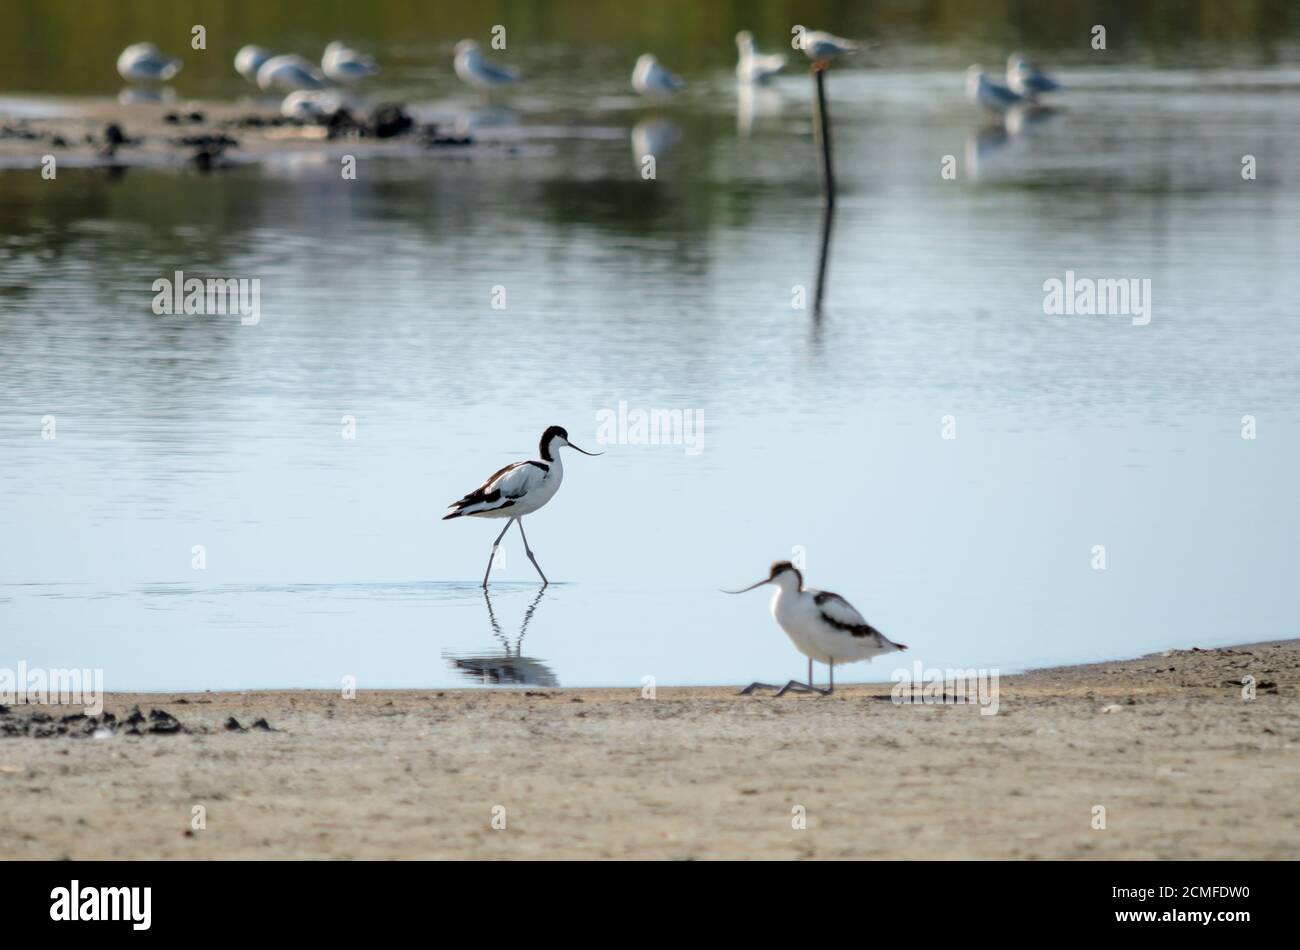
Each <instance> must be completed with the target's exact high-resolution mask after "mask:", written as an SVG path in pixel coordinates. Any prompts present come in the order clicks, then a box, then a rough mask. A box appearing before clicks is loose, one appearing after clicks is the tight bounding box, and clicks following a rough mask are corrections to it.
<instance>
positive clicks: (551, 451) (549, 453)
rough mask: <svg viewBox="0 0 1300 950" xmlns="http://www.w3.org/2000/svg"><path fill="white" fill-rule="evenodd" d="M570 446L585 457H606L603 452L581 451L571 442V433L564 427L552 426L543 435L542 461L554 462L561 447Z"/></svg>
mask: <svg viewBox="0 0 1300 950" xmlns="http://www.w3.org/2000/svg"><path fill="white" fill-rule="evenodd" d="M566 445H567V446H568V447H569V448H571V449H573V450H574V451H577V452H581V453H582V454H583V455H604V454H605V453H603V452H588V451H587V450H586V449H580V448H578V447H577V446H576V445H574V444H573V443H572V442H570V441H569V433H568V432H567V431H566V430H565V428H564V426H550V427H548V428H547V430H546V431H545V432H543V433H542V444H541V452H542V460H543V461H545V462H554V461H555V459H556V456H557V454H558V453H559V451H560V449H561V447H563V446H566Z"/></svg>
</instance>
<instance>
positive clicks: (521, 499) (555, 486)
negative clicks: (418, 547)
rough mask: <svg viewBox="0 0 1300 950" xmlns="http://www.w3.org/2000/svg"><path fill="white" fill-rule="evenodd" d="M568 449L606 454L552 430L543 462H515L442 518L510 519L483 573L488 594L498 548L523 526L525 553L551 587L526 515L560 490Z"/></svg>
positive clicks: (454, 504) (543, 450)
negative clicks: (562, 459)
mask: <svg viewBox="0 0 1300 950" xmlns="http://www.w3.org/2000/svg"><path fill="white" fill-rule="evenodd" d="M566 445H567V446H568V447H569V448H571V449H573V450H574V451H575V452H581V453H582V454H583V455H604V454H605V453H603V452H588V451H587V450H586V449H580V448H578V447H577V446H576V445H574V444H573V443H572V442H570V441H569V433H568V432H566V431H564V429H563V428H561V427H560V426H551V427H550V428H548V429H547V430H546V431H545V432H543V433H542V441H541V455H542V457H541V459H540V460H535V459H530V460H529V461H527V462H515V463H514V464H513V465H507V466H506V467H505V468H503V469H501V471H499V472H497V473H496V474H494V475H492V476H491V477H490V478H488V480H487V481H485V482H484V483H483V484H482V485H480V486H479V487H478V488H476V489H474V490H473V491H472V492H470V493H469V494H468V495H466V496H465V497H464V498H462V499H460V500H459V501H455V502H452V504H451V511H450V512H448V513H447V514H445V515H443V516H442V520H443V521H448V520H450V519H452V518H463V517H471V518H509V519H510V520H509V521H507V522H506V526H505V527H504V528H502V529H501V533H500V534H498V535H497V539H496V540H495V541H493V542H492V553H491V554H490V555H488V566H487V570H486V571H484V572H483V589H484V590H487V582H488V575H489V574H491V573H492V561H493V559H495V558H496V554H497V546H498V545H499V544H500V543H501V539H502V538H504V537H505V536H506V532H507V531H509V530H510V526H511V525H512V524H514V523H515V522H516V521H518V522H519V534H520V536H521V537H522V538H523V539H524V551H526V552H527V553H528V560H530V561H532V562H533V567H535V568H537V573H538V574H539V575H541V578H542V586H543V587H545V586H546V585H547V584H549V583H550V581H548V580H547V579H546V575H545V574H542V568H541V565H539V564H538V563H537V558H535V557H533V552H532V550H531V549H530V548H529V547H528V535H526V534H524V515H528V514H532V513H533V512H534V511H536V510H537V509H538V508H540V507H542V505H544V504H546V503H547V502H548V501H550V500H551V499H552V498H553V497H555V493H556V492H557V491H559V490H560V482H561V481H562V480H563V478H564V466H563V465H562V464H561V462H560V449H561V448H563V447H564V446H566Z"/></svg>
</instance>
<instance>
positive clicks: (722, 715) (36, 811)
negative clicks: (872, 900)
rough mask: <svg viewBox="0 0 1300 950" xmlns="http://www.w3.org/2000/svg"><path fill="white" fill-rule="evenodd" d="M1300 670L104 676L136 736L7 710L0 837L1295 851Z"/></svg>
mask: <svg viewBox="0 0 1300 950" xmlns="http://www.w3.org/2000/svg"><path fill="white" fill-rule="evenodd" d="M1243 676H1250V677H1253V678H1254V681H1255V684H1256V686H1255V692H1254V696H1253V698H1249V699H1248V698H1246V697H1245V696H1243V688H1242V686H1241V685H1240V683H1241V680H1242V677H1243ZM1297 686H1300V641H1295V640H1292V641H1284V642H1276V643H1268V644H1252V645H1248V646H1241V647H1235V648H1230V649H1219V650H1206V651H1181V650H1179V651H1169V652H1167V653H1162V654H1156V655H1153V656H1148V657H1145V658H1142V659H1138V660H1129V661H1122V662H1115V663H1105V664H1097V665H1090V666H1078V667H1068V668H1058V669H1048V670H1039V671H1036V672H1032V673H1029V674H1026V675H1023V676H1015V677H1004V678H1003V679H1002V680H1001V684H1000V703H999V707H1000V708H999V711H998V713H997V715H991V716H988V715H980V712H979V709H978V707H974V706H924V705H918V706H904V705H896V704H894V703H892V702H890V701H889V699H888V697H889V691H890V685H889V684H880V685H872V686H847V687H843V688H841V689H838V690H837V691H836V694H835V695H834V696H833V697H831V698H814V697H807V696H787V697H784V698H782V699H779V700H778V699H775V698H772V697H771V696H770V695H768V696H766V697H739V696H736V695H735V690H734V689H733V688H690V689H659V690H658V692H657V695H656V698H654V699H653V700H651V699H643V698H641V694H640V692H639V691H637V690H626V689H555V690H534V691H522V690H494V691H487V690H448V691H375V692H370V691H361V692H359V693H358V694H357V696H356V698H354V699H344V698H341V697H340V695H339V694H338V693H325V692H301V691H277V692H260V693H197V694H162V695H158V694H155V695H143V694H142V695H134V694H114V695H111V696H110V697H109V699H108V700H107V702H106V704H105V709H106V710H108V711H111V712H113V713H115V714H116V716H117V717H118V718H119V721H121V720H123V719H125V718H126V717H127V716H128V715H129V711H130V710H131V709H132V707H135V706H137V705H138V706H139V707H140V709H141V711H142V713H143V715H144V716H145V717H146V721H145V723H142V724H141V730H142V731H143V733H144V734H142V735H138V736H137V735H127V734H125V732H124V730H122V729H121V728H119V729H118V730H117V731H116V732H115V733H114V734H113V735H112V736H111V738H99V739H95V738H89V737H81V736H76V737H74V736H73V735H54V736H51V737H47V738H33V737H31V736H30V735H23V734H20V733H21V732H22V729H23V728H24V717H25V718H26V719H27V720H30V718H31V717H32V716H33V714H35V715H37V716H40V715H41V714H42V713H48V714H51V715H52V716H53V717H54V718H53V720H52V721H53V722H54V723H57V722H58V719H59V718H60V717H62V716H65V715H67V714H68V713H69V710H68V709H67V708H66V707H46V708H44V709H40V708H34V707H11V708H10V709H9V710H8V711H5V712H2V713H0V726H2V725H3V724H4V723H5V721H6V720H7V721H8V722H9V730H8V731H9V733H10V735H9V736H8V737H4V730H3V729H0V840H3V841H5V843H6V846H5V848H4V856H5V857H8V858H74V859H81V858H569V857H578V858H610V857H613V858H634V857H647V858H1225V859H1259V858H1295V857H1297V856H1298V855H1300V821H1298V820H1297V819H1298V818H1300V793H1298V792H1297V789H1300V705H1298V704H1297ZM155 708H156V709H160V710H165V711H166V713H169V714H170V715H171V716H174V717H175V719H176V720H177V721H178V723H179V729H180V730H183V731H165V730H166V729H170V728H171V726H170V724H169V723H168V720H166V719H163V718H160V717H155V718H153V719H150V718H149V716H150V711H151V710H152V709H155ZM231 717H234V718H235V719H236V720H238V722H239V723H240V724H241V726H243V727H245V728H246V730H247V731H242V732H241V731H233V730H232V729H228V728H227V725H226V723H227V720H229V719H230V718H231ZM258 719H265V720H266V725H267V726H269V727H270V729H271V730H273V731H267V730H266V729H263V728H248V727H250V726H251V725H252V724H253V723H254V722H255V721H256V720H258ZM153 723H163V724H164V729H160V731H157V732H155V731H151V728H150V727H151V724H153ZM28 725H30V726H31V728H32V729H33V730H35V729H36V728H37V727H36V726H35V725H31V724H30V722H29V723H28ZM46 725H47V726H48V725H49V724H48V723H46ZM196 806H201V807H202V811H201V812H200V814H202V815H204V817H205V824H206V827H204V828H200V829H198V830H194V829H193V828H192V824H193V818H192V816H193V815H194V814H195V809H196ZM1097 806H1101V807H1102V808H1104V809H1105V828H1104V829H1101V828H1094V824H1096V823H1097V818H1096V815H1098V814H1099V813H1098V812H1097V811H1096V809H1097ZM801 818H802V821H801V820H800V819H801ZM801 824H803V825H805V827H802V828H801V827H797V826H799V825H801ZM494 825H497V826H500V825H504V827H494Z"/></svg>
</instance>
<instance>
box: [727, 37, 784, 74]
mask: <svg viewBox="0 0 1300 950" xmlns="http://www.w3.org/2000/svg"><path fill="white" fill-rule="evenodd" d="M736 49H737V50H738V51H739V53H740V58H739V59H738V60H737V62H736V78H737V79H739V80H740V81H741V82H759V83H761V82H767V81H768V80H769V79H771V78H772V77H773V76H775V75H776V74H777V73H779V72H780V71H781V70H782V69H784V68H785V54H784V53H760V52H759V51H758V48H757V47H756V46H755V45H754V34H753V33H751V32H749V30H741V31H740V32H739V33H737V34H736Z"/></svg>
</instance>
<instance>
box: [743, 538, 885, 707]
mask: <svg viewBox="0 0 1300 950" xmlns="http://www.w3.org/2000/svg"><path fill="white" fill-rule="evenodd" d="M764 584H772V585H774V586H775V587H776V595H775V596H774V597H773V598H772V616H773V617H775V618H776V622H777V623H778V624H780V626H781V629H782V630H784V631H785V633H786V636H788V637H789V638H790V640H791V641H792V642H793V643H794V645H795V649H797V650H798V651H799V652H800V653H802V654H803V655H804V656H806V657H808V682H807V683H800V682H799V681H798V680H790V682H788V683H786V684H785V685H784V686H782V687H781V688H780V689H779V690H777V694H776V695H778V696H784V695H785V694H786V693H787V692H788V691H790V690H795V691H796V692H800V693H817V694H819V695H821V696H829V695H830V694H831V693H833V692H835V663H836V661H839V662H841V663H856V662H858V661H859V660H869V659H871V658H872V657H873V656H879V655H880V654H882V653H893V652H894V651H895V650H906V649H907V646H906V645H905V644H902V643H894V642H893V641H892V640H890V639H889V638H888V637H886V636H885V635H884V634H883V633H881V632H880V631H879V630H877V629H876V628H875V627H873V626H871V624H869V623H867V621H866V620H865V619H864V618H863V616H862V614H860V613H858V612H857V610H855V609H854V607H853V605H852V604H850V603H849V602H848V601H847V600H845V599H844V598H843V597H841V596H840V595H839V594H832V593H831V592H830V591H827V590H813V589H812V588H807V589H805V588H804V586H803V575H802V574H800V573H799V571H798V569H797V568H796V567H795V566H794V565H793V564H791V563H790V562H789V561H777V562H776V563H775V564H773V565H772V572H771V573H770V574H768V576H767V577H765V578H763V579H762V580H761V581H759V582H758V583H757V584H750V585H749V586H748V587H746V588H744V589H742V590H729V591H724V593H727V594H743V593H745V592H746V591H751V590H753V589H754V588H756V587H762V586H763V585H764ZM813 660H816V661H817V662H818V663H825V664H827V665H828V666H829V667H830V686H829V688H827V689H818V688H817V687H816V686H814V685H813ZM756 689H777V687H775V686H773V685H771V684H770V683H751V684H749V685H748V686H746V687H745V688H744V689H743V690H741V691H740V693H741V695H742V696H745V695H748V694H749V693H752V692H753V691H754V690H756Z"/></svg>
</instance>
